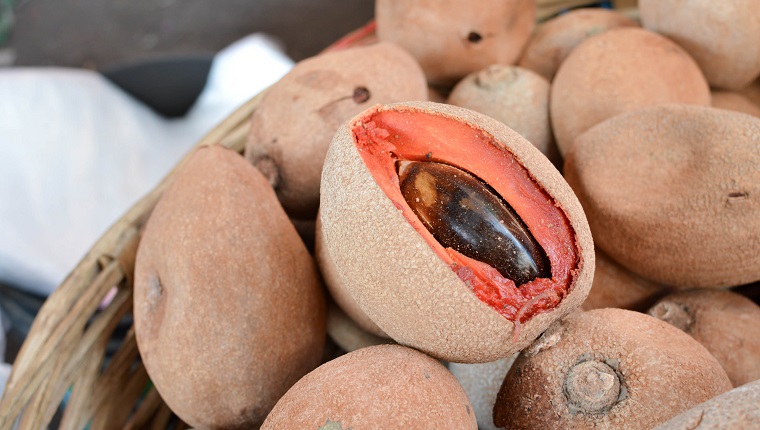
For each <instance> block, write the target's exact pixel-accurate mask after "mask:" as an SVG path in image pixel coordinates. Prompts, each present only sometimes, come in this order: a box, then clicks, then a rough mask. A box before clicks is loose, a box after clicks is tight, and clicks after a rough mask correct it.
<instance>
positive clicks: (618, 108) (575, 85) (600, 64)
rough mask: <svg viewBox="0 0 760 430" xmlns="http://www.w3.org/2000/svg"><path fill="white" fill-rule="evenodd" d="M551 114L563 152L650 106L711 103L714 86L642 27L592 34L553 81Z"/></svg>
mask: <svg viewBox="0 0 760 430" xmlns="http://www.w3.org/2000/svg"><path fill="white" fill-rule="evenodd" d="M550 98H551V103H550V105H549V111H550V114H551V121H552V127H553V128H554V137H555V139H556V140H557V145H558V147H559V150H560V153H561V154H562V155H564V154H566V153H567V151H568V150H569V148H570V147H571V146H572V145H573V142H574V140H575V139H576V138H577V137H578V136H580V135H581V134H583V132H585V131H586V130H588V129H589V128H591V127H592V126H594V125H596V124H598V123H600V122H602V121H604V120H605V119H607V118H611V117H613V116H615V115H619V114H621V113H624V112H630V111H633V110H636V109H641V108H644V107H648V106H654V105H660V104H666V103H686V104H696V105H703V106H709V105H710V88H709V87H708V85H707V81H706V80H705V78H704V76H703V75H702V72H701V71H700V70H699V67H698V66H697V63H695V62H694V60H693V59H692V58H691V57H689V55H688V54H687V53H686V52H685V51H684V50H683V49H681V48H680V47H679V46H678V45H676V44H675V43H673V42H672V41H670V40H668V39H667V38H665V37H663V36H660V35H658V34H655V33H652V32H649V31H646V30H643V29H641V28H633V27H628V28H617V29H613V30H609V31H606V32H604V33H601V34H598V35H596V36H593V37H590V38H588V39H586V40H585V41H584V42H582V43H581V44H580V45H578V46H577V47H576V48H575V49H574V50H573V51H572V52H571V53H570V55H569V56H568V57H567V59H566V60H565V61H564V62H563V63H562V65H561V66H560V68H559V70H558V71H557V75H556V76H555V77H554V81H553V82H552V90H551V96H550Z"/></svg>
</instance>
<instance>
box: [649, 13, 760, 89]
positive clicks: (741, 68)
mask: <svg viewBox="0 0 760 430" xmlns="http://www.w3.org/2000/svg"><path fill="white" fill-rule="evenodd" d="M639 11H640V13H641V22H642V24H643V25H644V27H645V28H647V29H649V30H652V31H656V32H658V33H660V34H662V35H664V36H666V37H668V38H670V39H672V40H673V41H674V42H676V43H677V44H678V45H680V46H681V47H682V48H683V49H685V50H686V51H687V52H688V53H689V54H690V55H691V56H692V57H693V58H694V59H695V60H696V61H697V63H698V64H699V67H700V68H701V69H702V71H703V72H704V74H705V76H706V77H707V81H708V82H710V85H712V86H714V87H717V88H725V89H733V90H738V89H740V88H742V87H745V86H746V85H748V84H749V83H750V82H752V81H753V80H754V79H756V78H757V77H758V76H760V44H758V43H757V41H758V40H760V2H758V1H757V0H721V1H720V2H715V1H713V0H689V1H687V2H684V1H681V0H639Z"/></svg>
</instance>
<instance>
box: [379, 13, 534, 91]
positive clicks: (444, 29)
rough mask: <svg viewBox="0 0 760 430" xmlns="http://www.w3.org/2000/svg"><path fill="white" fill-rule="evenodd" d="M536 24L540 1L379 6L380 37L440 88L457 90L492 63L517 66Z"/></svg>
mask: <svg viewBox="0 0 760 430" xmlns="http://www.w3.org/2000/svg"><path fill="white" fill-rule="evenodd" d="M535 20H536V2H535V0H419V1H408V0H377V1H376V2H375V21H376V22H377V36H378V38H379V39H380V40H383V41H387V42H392V43H395V44H398V45H399V46H401V47H403V48H404V49H406V50H407V51H409V52H410V53H411V54H412V56H414V58H415V59H417V61H418V62H419V63H420V65H421V66H422V70H424V72H425V76H426V77H427V79H428V81H429V82H431V83H433V84H437V85H449V86H450V85H453V84H454V83H456V82H457V81H458V80H459V79H461V78H463V77H464V76H465V75H468V74H470V73H472V72H476V71H478V70H481V69H483V68H484V67H486V66H489V65H491V64H514V63H516V62H517V59H518V58H519V57H520V52H521V51H522V49H523V47H524V46H525V43H526V42H527V41H528V38H529V37H530V34H531V31H533V28H534V27H535Z"/></svg>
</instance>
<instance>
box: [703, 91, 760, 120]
mask: <svg viewBox="0 0 760 430" xmlns="http://www.w3.org/2000/svg"><path fill="white" fill-rule="evenodd" d="M711 95H712V107H714V108H718V109H727V110H732V111H735V112H742V113H746V114H747V115H752V116H756V117H758V118H760V106H758V105H756V104H754V103H752V101H750V99H748V98H747V97H745V96H743V95H741V94H739V93H735V92H732V91H713V92H712V94H711Z"/></svg>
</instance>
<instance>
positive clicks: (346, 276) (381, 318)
mask: <svg viewBox="0 0 760 430" xmlns="http://www.w3.org/2000/svg"><path fill="white" fill-rule="evenodd" d="M396 111H399V112H412V113H423V114H430V115H434V116H436V117H437V118H442V119H444V120H450V121H455V122H457V123H460V124H464V125H466V126H467V127H472V129H473V130H478V133H483V135H484V136H486V135H487V136H491V137H493V138H494V140H493V142H496V143H494V145H496V146H495V148H499V150H500V151H502V150H503V151H508V153H510V154H511V155H512V156H513V157H514V160H516V162H517V163H519V164H520V165H521V166H524V167H525V168H527V170H528V172H529V175H530V177H531V178H532V180H533V181H535V183H536V184H538V185H539V187H540V188H541V189H542V190H543V192H545V193H546V195H548V196H550V198H551V200H552V201H553V202H554V204H553V207H557V208H559V210H560V212H561V213H563V214H565V216H566V219H567V222H568V223H569V224H568V225H569V228H570V229H571V231H572V232H573V233H572V234H573V235H574V236H573V237H572V241H573V242H574V244H573V247H574V249H575V250H576V251H577V252H578V255H577V256H578V261H576V262H575V265H574V266H572V267H570V268H568V269H569V271H568V272H567V275H568V276H569V277H568V278H567V279H568V280H569V288H568V290H567V294H565V295H564V297H563V298H562V299H561V301H560V302H559V305H558V306H556V307H554V308H552V309H548V310H546V311H543V312H539V313H536V314H535V315H533V316H531V317H530V318H519V317H518V321H520V323H518V326H516V325H515V323H514V322H512V321H510V320H509V319H507V318H505V317H504V316H502V315H501V314H499V313H498V312H496V311H495V310H494V309H492V308H490V307H489V306H488V305H486V304H485V303H484V302H482V301H480V300H479V299H478V298H477V297H476V296H475V295H474V294H473V291H472V290H471V289H470V287H468V285H467V284H466V283H465V282H464V281H463V280H462V279H461V278H460V277H459V276H458V275H457V273H455V271H454V270H453V268H452V266H450V265H449V264H447V263H446V262H445V261H444V259H443V258H442V257H441V255H440V254H439V253H437V252H436V250H434V249H433V247H431V245H430V243H429V242H428V241H427V239H426V237H423V234H422V233H424V232H421V231H420V230H419V229H418V228H415V226H413V225H412V224H411V223H410V222H409V221H408V219H407V218H406V217H405V215H404V213H403V211H402V207H401V206H397V205H399V204H400V203H399V202H398V201H393V200H391V199H390V198H389V197H388V195H387V194H386V193H385V192H384V191H383V189H382V188H381V187H380V186H379V185H378V183H377V182H376V181H375V179H374V178H373V175H372V173H371V172H370V170H369V169H368V167H367V165H366V164H365V162H364V160H363V158H362V155H361V154H360V151H359V149H358V147H357V143H356V140H355V138H354V135H353V133H352V127H354V126H355V125H356V124H359V123H361V121H363V120H364V119H366V118H367V115H373V114H376V113H378V112H396ZM411 129H414V127H413V126H412V127H411ZM484 162H485V161H484ZM517 212H518V214H519V213H520V210H517ZM320 222H321V223H322V229H321V230H322V233H323V234H324V244H325V246H326V247H327V248H328V249H329V253H330V255H331V256H332V258H333V261H334V263H335V267H336V268H337V270H338V272H339V273H340V276H341V278H342V279H343V281H344V282H345V285H346V288H347V290H348V291H349V292H350V293H351V295H352V296H353V298H354V299H355V300H356V302H357V304H358V305H359V306H360V307H361V309H362V310H363V311H364V312H365V313H366V314H367V316H369V317H370V318H371V319H372V320H373V321H374V322H375V323H376V324H377V325H378V327H380V328H381V329H382V330H383V331H384V332H385V333H387V334H388V335H389V336H391V337H392V338H393V339H394V340H396V341H397V342H399V343H401V344H404V345H409V346H413V347H415V348H418V349H420V350H422V351H424V352H427V353H429V354H431V355H433V356H435V357H438V358H441V359H444V360H447V361H456V362H488V361H495V360H497V359H500V358H504V357H507V356H509V355H511V354H513V353H514V352H516V351H519V350H520V349H522V348H523V347H525V346H526V345H528V344H529V343H530V342H531V341H532V340H533V339H535V338H536V337H537V336H538V335H539V334H540V333H541V332H542V331H543V330H545V329H546V327H548V326H549V324H551V322H552V321H554V320H556V319H558V318H560V317H562V316H564V315H566V314H568V313H570V312H571V311H572V310H573V309H575V308H577V307H579V306H580V304H581V302H582V301H583V299H584V298H585V296H586V294H587V292H588V289H589V287H590V283H591V278H592V275H593V268H594V254H593V242H592V239H591V235H590V233H589V231H588V227H587V225H586V221H585V216H584V214H583V212H582V210H581V207H580V205H579V204H578V201H577V200H576V198H575V196H574V194H573V193H572V191H571V190H570V188H569V187H568V186H567V184H566V183H565V181H564V179H563V178H562V177H561V175H560V174H559V172H557V170H556V169H555V168H554V166H553V165H552V164H551V162H549V160H548V159H546V157H545V156H544V155H543V154H541V153H540V152H539V151H538V150H537V149H536V148H535V147H534V146H533V145H531V144H530V143H529V142H528V141H527V140H525V139H524V138H522V137H521V136H520V135H518V134H517V133H515V132H514V131H512V130H511V129H509V128H507V127H506V126H505V125H503V124H501V123H499V122H498V121H496V120H494V119H492V118H489V117H486V116H484V115H481V114H478V113H476V112H473V111H469V110H467V109H462V108H458V107H454V106H448V105H441V104H436V103H404V104H398V105H391V106H386V107H375V108H373V109H370V110H368V111H366V112H364V113H362V114H360V115H359V116H357V117H356V118H355V119H354V120H352V121H350V122H349V123H348V124H345V125H344V126H342V127H341V128H340V129H339V131H338V133H336V136H335V138H334V140H333V143H332V144H331V146H330V149H329V151H328V155H327V158H326V160H325V169H324V171H323V174H322V200H321V207H320ZM531 222H532V223H533V224H534V225H541V226H542V228H547V229H549V230H550V231H551V230H552V228H553V227H552V225H549V224H545V223H544V222H543V221H542V220H541V219H535V220H532V221H531ZM529 225H530V224H529ZM423 229H424V228H423ZM427 235H428V236H430V234H429V233H427ZM430 237H432V236H430ZM557 252H561V251H560V250H557ZM568 252H569V251H568ZM544 299H548V298H547V297H543V296H542V297H536V298H535V300H534V301H532V302H531V303H527V304H526V305H527V307H528V308H530V307H531V306H532V305H535V304H536V303H540V302H541V301H542V300H544Z"/></svg>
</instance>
